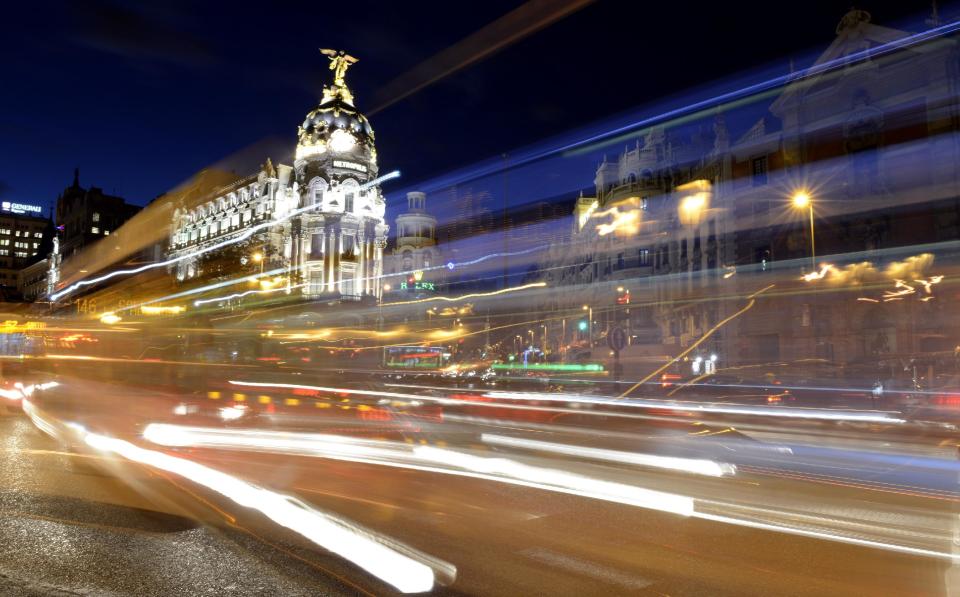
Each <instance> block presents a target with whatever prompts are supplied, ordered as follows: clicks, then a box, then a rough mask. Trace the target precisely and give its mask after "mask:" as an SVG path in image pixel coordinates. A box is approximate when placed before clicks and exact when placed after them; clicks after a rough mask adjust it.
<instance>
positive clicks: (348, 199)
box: [343, 193, 353, 213]
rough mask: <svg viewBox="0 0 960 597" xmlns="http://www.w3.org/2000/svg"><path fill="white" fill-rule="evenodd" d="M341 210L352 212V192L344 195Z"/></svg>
mask: <svg viewBox="0 0 960 597" xmlns="http://www.w3.org/2000/svg"><path fill="white" fill-rule="evenodd" d="M343 211H345V212H347V213H353V193H347V194H346V196H345V197H344V205H343Z"/></svg>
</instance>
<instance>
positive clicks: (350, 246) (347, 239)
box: [343, 234, 355, 259]
mask: <svg viewBox="0 0 960 597" xmlns="http://www.w3.org/2000/svg"><path fill="white" fill-rule="evenodd" d="M353 240H354V239H353V237H352V236H350V235H349V234H344V235H343V257H344V259H353V258H354V257H355V256H354V242H353Z"/></svg>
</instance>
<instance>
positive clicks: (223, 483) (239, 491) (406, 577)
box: [24, 401, 456, 593]
mask: <svg viewBox="0 0 960 597" xmlns="http://www.w3.org/2000/svg"><path fill="white" fill-rule="evenodd" d="M24 410H26V411H27V413H28V415H30V418H31V420H32V421H33V422H34V424H36V425H37V427H39V428H41V429H43V430H44V431H47V432H48V433H51V431H49V430H51V429H54V428H55V423H54V422H53V421H51V420H48V419H47V417H46V416H44V415H43V414H41V413H40V412H39V410H38V409H37V408H36V407H35V406H34V405H33V404H31V403H30V402H29V401H24ZM66 427H67V428H69V429H70V430H71V431H73V432H75V433H76V434H78V435H79V436H80V438H81V439H82V440H83V442H84V443H86V444H87V445H88V446H90V447H91V448H94V449H96V450H99V451H102V452H111V453H114V454H117V455H119V456H122V457H123V458H126V459H127V460H130V461H132V462H137V463H140V464H145V465H147V466H151V467H153V468H155V469H159V470H163V471H167V472H169V473H173V474H176V475H179V476H181V477H183V478H185V479H188V480H190V481H192V482H193V483H196V484H198V485H202V486H204V487H207V488H208V489H210V490H212V491H215V492H217V493H219V494H221V495H223V496H224V497H226V498H228V499H230V500H232V501H234V502H236V503H237V504H239V505H241V506H245V507H248V508H252V509H254V510H258V511H260V512H261V513H263V514H264V515H265V516H267V517H268V518H270V519H271V520H272V521H274V522H275V523H277V524H278V525H280V526H283V527H285V528H287V529H290V530H292V531H294V532H296V533H299V534H300V535H303V536H304V537H306V538H307V539H309V540H311V541H313V542H314V543H316V544H317V545H319V546H321V547H323V548H324V549H326V550H328V551H331V552H333V553H335V554H337V555H339V556H341V557H343V558H346V559H347V560H349V561H351V562H353V563H354V564H356V565H357V566H359V567H360V568H363V569H364V570H366V571H367V572H369V573H370V574H372V575H374V576H376V577H377V578H379V579H381V580H383V581H384V582H386V583H388V584H390V585H393V586H394V587H396V588H397V589H398V590H400V591H401V592H404V593H421V592H424V591H429V590H431V589H432V588H433V587H434V580H435V577H434V570H433V568H431V566H428V565H427V564H424V563H423V562H421V561H418V560H417V559H415V558H414V557H411V555H408V554H414V552H413V550H411V549H409V548H406V547H403V546H401V547H400V549H394V548H392V547H390V546H388V545H386V544H385V543H384V541H388V540H387V539H385V538H381V537H378V536H377V535H375V534H374V533H372V532H371V531H369V530H366V529H363V528H360V527H357V526H356V525H353V524H351V523H349V522H348V521H345V520H341V519H338V518H336V517H333V516H331V515H328V514H325V513H323V512H320V511H318V510H316V509H314V508H311V507H310V506H309V505H307V504H305V503H304V502H301V501H300V500H298V499H296V498H294V497H292V496H289V495H284V494H281V493H277V492H274V491H270V490H268V489H265V488H263V487H259V486H257V485H254V484H252V483H249V482H247V481H244V480H242V479H238V478H237V477H233V476H231V475H228V474H227V473H224V472H221V471H218V470H215V469H212V468H210V467H207V466H204V465H202V464H198V463H196V462H193V461H190V460H186V459H184V458H178V457H176V456H171V455H169V454H165V453H163V452H158V451H156V450H148V449H144V448H141V447H139V446H136V445H134V444H132V443H130V442H127V441H124V440H120V439H116V438H113V437H108V436H105V435H100V434H97V433H92V432H89V431H87V430H86V429H84V428H83V427H82V426H80V425H77V424H70V423H67V424H66ZM55 433H56V431H55V430H54V431H53V434H55ZM424 559H428V560H430V561H431V562H435V560H433V559H432V558H426V557H424ZM442 567H443V571H444V572H445V573H447V574H449V575H451V576H452V575H455V573H456V568H455V567H453V566H452V565H450V564H446V563H442Z"/></svg>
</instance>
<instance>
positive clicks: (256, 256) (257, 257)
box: [250, 251, 263, 275]
mask: <svg viewBox="0 0 960 597" xmlns="http://www.w3.org/2000/svg"><path fill="white" fill-rule="evenodd" d="M250 258H251V259H253V262H254V263H259V264H260V274H261V275H262V274H263V253H261V252H260V251H257V252H256V253H254V254H253V255H251V256H250Z"/></svg>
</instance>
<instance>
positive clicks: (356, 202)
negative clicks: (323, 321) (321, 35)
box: [294, 50, 389, 297]
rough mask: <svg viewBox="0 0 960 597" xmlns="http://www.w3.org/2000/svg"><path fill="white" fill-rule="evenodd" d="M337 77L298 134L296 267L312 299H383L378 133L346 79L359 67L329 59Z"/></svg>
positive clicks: (345, 59) (343, 58)
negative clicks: (346, 74)
mask: <svg viewBox="0 0 960 597" xmlns="http://www.w3.org/2000/svg"><path fill="white" fill-rule="evenodd" d="M325 53H327V54H328V55H329V56H330V57H331V62H330V68H331V69H332V70H333V71H334V73H335V76H334V81H333V85H332V86H329V87H325V88H324V90H323V99H322V100H321V102H320V105H319V106H317V107H316V108H315V109H314V110H312V111H311V112H310V113H309V114H307V118H306V119H305V120H304V122H303V125H302V126H301V127H300V130H299V131H298V142H297V152H296V160H295V161H294V170H295V172H296V180H297V182H298V183H299V194H300V205H301V207H304V208H306V207H308V206H316V209H314V210H308V211H305V212H304V213H303V215H301V216H300V217H299V220H298V222H297V224H299V227H298V228H299V229H298V230H296V231H295V235H296V236H297V238H298V243H297V247H296V248H297V251H296V252H297V254H296V256H295V260H296V262H297V265H298V267H299V268H300V271H301V272H302V275H303V279H304V282H305V283H306V287H305V289H306V293H307V294H310V295H319V294H325V293H329V294H340V295H342V296H348V297H354V296H363V295H373V296H380V278H381V274H382V273H383V249H384V247H385V246H386V238H387V231H388V229H389V228H388V226H387V225H386V224H385V222H384V212H385V207H386V203H385V201H384V199H383V195H382V194H381V193H380V188H379V186H377V185H376V184H372V181H374V180H375V179H376V178H377V176H378V167H377V149H376V146H375V145H374V133H373V127H371V126H370V122H369V121H368V120H367V118H366V117H365V116H364V115H363V114H361V113H360V112H359V111H358V110H357V109H356V107H354V105H353V95H352V94H351V93H350V90H349V89H348V88H347V86H346V84H345V83H344V80H343V73H344V72H345V71H346V69H347V67H348V66H349V65H350V64H352V63H353V62H355V61H356V60H355V59H354V58H352V57H350V56H347V55H345V54H344V53H343V52H333V51H332V50H330V51H325Z"/></svg>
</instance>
